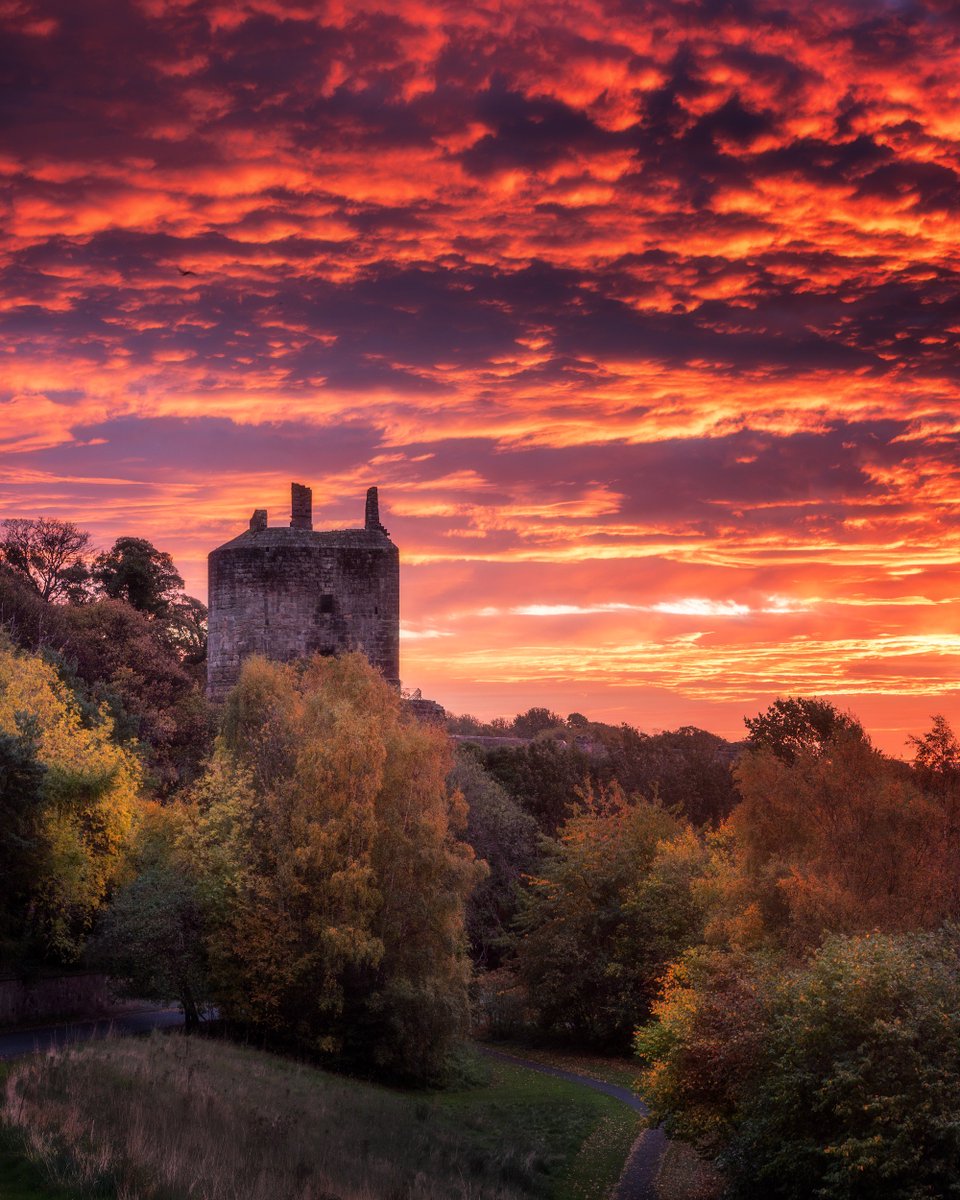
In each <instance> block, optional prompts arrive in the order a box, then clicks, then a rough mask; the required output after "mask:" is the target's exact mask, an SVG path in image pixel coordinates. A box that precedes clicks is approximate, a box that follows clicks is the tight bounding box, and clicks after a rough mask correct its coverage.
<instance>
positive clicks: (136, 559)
mask: <svg viewBox="0 0 960 1200" xmlns="http://www.w3.org/2000/svg"><path fill="white" fill-rule="evenodd" d="M91 574H92V578H93V581H94V583H96V585H97V586H98V587H99V588H100V590H101V591H102V592H103V594H104V595H105V596H107V597H108V598H109V599H111V600H124V601H126V603H127V604H130V605H132V606H133V607H134V608H136V609H138V610H139V611H140V612H143V613H146V614H147V615H148V616H151V617H162V616H166V614H167V613H168V611H169V609H170V606H171V603H172V602H173V600H174V598H175V597H176V596H177V594H178V593H179V592H181V591H182V590H183V579H182V577H181V576H180V574H179V572H178V571H177V569H176V567H175V566H174V565H173V559H172V558H171V557H170V555H169V554H167V553H166V551H164V550H158V549H157V548H156V546H154V545H153V543H152V542H148V541H147V540H146V538H135V537H122V538H117V540H116V541H115V542H114V544H113V548H112V549H111V550H109V551H107V552H106V553H104V554H99V555H97V557H96V559H94V563H93V570H92V573H91Z"/></svg>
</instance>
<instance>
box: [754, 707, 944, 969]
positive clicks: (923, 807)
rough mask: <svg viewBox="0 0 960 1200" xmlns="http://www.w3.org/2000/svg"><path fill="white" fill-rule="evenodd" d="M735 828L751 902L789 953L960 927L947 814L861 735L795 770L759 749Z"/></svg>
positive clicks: (797, 763) (796, 760) (844, 738)
mask: <svg viewBox="0 0 960 1200" xmlns="http://www.w3.org/2000/svg"><path fill="white" fill-rule="evenodd" d="M737 779H738V783H739V787H740V791H741V793H742V795H743V802H742V804H741V805H740V806H739V807H738V808H737V810H736V811H735V813H734V814H733V816H732V818H731V829H732V831H733V833H734V836H735V837H736V840H737V844H738V846H739V852H740V855H741V862H742V866H743V870H744V872H745V874H746V877H747V879H748V880H749V884H750V886H749V892H750V894H751V895H752V897H753V900H754V902H755V903H756V904H757V905H758V906H759V910H760V913H761V915H762V919H763V923H764V925H765V927H766V928H767V930H768V931H769V932H770V933H771V935H772V936H774V937H775V939H776V940H777V941H778V943H779V944H782V945H785V946H789V947H792V948H794V949H795V950H802V949H803V948H805V947H808V946H813V945H816V944H817V943H818V942H819V941H820V939H821V938H822V936H823V935H824V934H825V933H844V932H846V933H854V932H858V931H866V930H870V929H876V928H880V929H886V930H908V929H919V928H932V927H934V926H935V925H937V924H939V923H940V922H942V921H944V920H947V919H952V918H956V917H958V916H960V908H958V904H960V898H958V888H960V879H958V876H960V864H958V862H957V856H956V853H955V851H954V849H953V847H952V846H951V845H949V843H948V840H947V839H946V837H945V832H946V831H945V827H944V818H945V809H944V807H943V805H941V804H939V803H938V802H937V801H936V800H935V799H934V798H933V797H931V796H928V795H925V794H924V793H923V792H922V791H921V790H920V789H919V788H917V787H916V785H915V784H914V783H913V782H912V781H911V780H910V778H909V776H907V775H905V774H904V770H903V768H902V764H898V763H895V762H891V761H890V760H889V759H886V758H885V757H884V756H883V755H882V754H880V753H879V752H878V751H877V750H875V749H874V748H873V747H872V746H871V745H870V743H869V741H868V740H867V739H866V738H865V736H864V735H863V734H862V731H860V730H859V729H851V730H847V731H845V732H844V733H842V734H839V735H834V736H833V738H832V740H831V741H830V742H829V744H828V745H826V746H822V745H820V744H819V743H818V744H816V745H811V746H809V747H807V748H803V749H799V750H797V751H795V752H794V753H793V754H792V757H791V758H790V759H789V760H785V759H784V758H783V757H781V756H780V755H779V754H778V753H777V752H776V751H775V750H774V749H772V748H769V747H766V746H761V747H760V748H759V749H757V750H756V751H754V752H752V753H748V754H746V755H744V756H743V758H742V759H741V761H740V764H739V766H738V768H737Z"/></svg>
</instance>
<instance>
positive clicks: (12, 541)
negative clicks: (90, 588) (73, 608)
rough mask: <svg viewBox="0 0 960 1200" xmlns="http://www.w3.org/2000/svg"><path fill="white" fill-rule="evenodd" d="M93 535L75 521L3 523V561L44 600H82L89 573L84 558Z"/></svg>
mask: <svg viewBox="0 0 960 1200" xmlns="http://www.w3.org/2000/svg"><path fill="white" fill-rule="evenodd" d="M89 545H90V534H89V533H87V532H85V531H84V530H82V529H80V528H79V527H78V526H76V525H74V524H73V522H72V521H60V520H57V519H56V518H48V517H37V518H36V519H33V520H29V519H24V518H8V519H7V520H5V521H4V522H3V538H2V540H0V557H2V560H3V562H5V563H6V564H7V566H8V567H9V568H10V569H11V570H13V571H15V572H16V573H17V574H18V575H20V576H21V577H22V578H23V579H25V580H26V581H27V582H28V583H29V584H30V586H31V588H32V589H33V590H34V591H35V592H36V594H37V595H38V596H39V597H40V599H41V600H49V601H51V602H55V601H64V600H77V599H83V598H84V597H85V594H86V591H85V589H86V583H87V580H88V578H89V572H88V569H87V566H86V563H85V562H84V554H85V553H86V551H87V549H88V548H89Z"/></svg>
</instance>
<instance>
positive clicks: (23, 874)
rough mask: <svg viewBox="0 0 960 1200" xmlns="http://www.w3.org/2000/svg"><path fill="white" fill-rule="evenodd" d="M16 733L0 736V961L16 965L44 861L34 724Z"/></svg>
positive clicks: (24, 723)
mask: <svg viewBox="0 0 960 1200" xmlns="http://www.w3.org/2000/svg"><path fill="white" fill-rule="evenodd" d="M16 724H17V727H18V731H17V732H16V733H0V825H2V828H3V836H2V837H0V879H2V880H3V889H2V891H0V963H4V962H11V961H20V962H22V961H23V960H24V958H25V957H26V954H27V947H26V946H25V945H24V940H25V935H26V933H27V919H28V914H29V906H30V898H31V896H32V894H33V890H34V888H35V887H36V881H37V878H38V875H39V872H40V869H41V865H42V862H43V846H42V814H43V805H44V797H43V780H44V776H45V774H46V767H44V765H43V764H42V763H41V762H40V761H39V759H38V757H37V751H38V746H37V736H36V723H35V722H34V721H31V720H29V719H27V718H24V717H20V719H19V720H18V721H17V722H16Z"/></svg>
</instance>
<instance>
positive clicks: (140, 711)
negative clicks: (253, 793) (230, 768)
mask: <svg viewBox="0 0 960 1200" xmlns="http://www.w3.org/2000/svg"><path fill="white" fill-rule="evenodd" d="M57 649H58V655H57V657H58V660H59V661H60V663H61V664H62V668H63V670H64V672H65V673H66V674H72V675H73V677H74V678H75V679H76V680H77V682H78V684H81V685H82V686H83V687H84V689H85V690H86V692H87V694H88V695H89V696H90V698H91V700H92V701H93V702H94V703H95V704H100V703H104V704H106V705H107V706H108V707H109V709H110V712H111V714H112V715H113V718H114V720H115V723H116V726H117V730H118V732H119V733H120V735H121V736H122V737H124V738H126V739H136V740H137V741H138V742H139V744H140V747H141V753H142V754H143V757H144V760H145V765H146V767H147V769H148V776H149V779H148V782H149V783H150V784H151V785H152V786H153V787H154V788H155V789H156V790H157V791H158V792H159V793H160V794H162V795H166V794H169V793H170V792H172V791H173V789H174V788H175V787H176V786H177V785H178V784H180V783H189V782H191V781H192V780H193V779H194V778H195V777H196V775H197V774H198V772H199V770H200V763H201V761H202V760H203V758H204V757H205V756H206V754H207V753H208V752H209V748H210V739H211V712H210V708H209V706H208V704H207V702H206V700H205V698H204V695H203V693H202V691H201V690H200V688H199V686H198V681H197V680H196V679H195V678H194V677H193V676H192V675H191V674H190V672H189V671H188V670H187V669H186V667H185V666H184V664H182V663H181V662H180V659H179V656H178V655H177V654H176V653H175V652H174V651H173V649H172V648H171V647H170V645H169V643H168V641H167V638H166V636H165V635H164V632H163V630H162V629H161V628H159V627H158V622H157V621H153V620H151V619H150V618H149V617H148V616H147V615H146V614H145V613H141V612H138V611H137V610H136V609H134V608H132V607H131V606H130V605H129V604H126V603H124V602H123V601H120V600H100V601H95V602H94V603H91V604H85V605H82V606H81V607H78V608H70V609H67V610H65V611H64V613H63V619H62V622H61V624H60V635H59V638H58V640H57Z"/></svg>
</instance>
